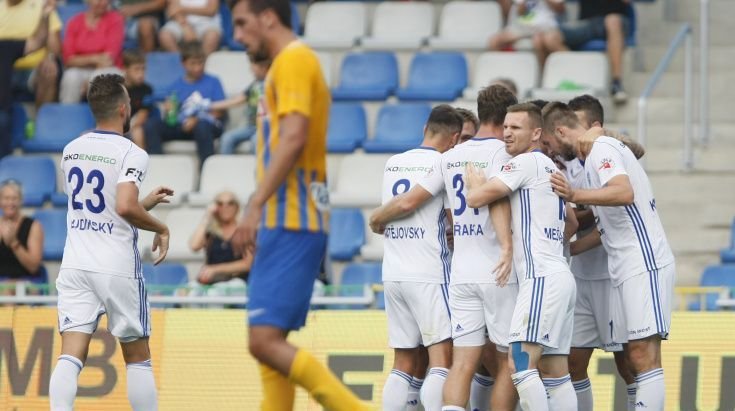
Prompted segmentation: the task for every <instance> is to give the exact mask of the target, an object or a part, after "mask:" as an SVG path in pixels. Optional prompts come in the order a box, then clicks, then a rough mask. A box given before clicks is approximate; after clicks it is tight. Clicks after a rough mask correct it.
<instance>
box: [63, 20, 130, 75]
mask: <svg viewBox="0 0 735 411" xmlns="http://www.w3.org/2000/svg"><path fill="white" fill-rule="evenodd" d="M85 14H86V13H84V12H82V13H79V14H77V15H76V16H74V17H72V18H71V20H69V22H68V23H67V25H66V32H65V33H64V41H63V43H62V47H61V48H62V52H63V54H64V61H65V62H67V61H69V59H70V58H71V57H73V56H77V55H80V56H85V55H91V54H99V53H107V54H108V55H110V57H111V58H112V59H113V61H114V64H115V66H117V67H122V49H123V41H124V39H125V18H124V17H123V16H122V14H120V13H118V12H116V11H108V12H107V13H105V14H103V15H102V17H100V20H99V21H98V22H97V25H96V26H94V27H89V26H87V19H86V17H85Z"/></svg>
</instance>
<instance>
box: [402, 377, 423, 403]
mask: <svg viewBox="0 0 735 411" xmlns="http://www.w3.org/2000/svg"><path fill="white" fill-rule="evenodd" d="M423 385H424V380H422V379H421V378H416V377H413V379H412V380H411V386H410V387H408V399H407V403H406V411H418V409H419V397H420V395H421V394H420V393H421V387H422V386H423Z"/></svg>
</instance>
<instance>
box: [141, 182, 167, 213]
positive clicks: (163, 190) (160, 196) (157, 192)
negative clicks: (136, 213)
mask: <svg viewBox="0 0 735 411" xmlns="http://www.w3.org/2000/svg"><path fill="white" fill-rule="evenodd" d="M172 195H174V190H172V189H170V188H168V187H163V186H160V187H156V188H154V189H153V190H152V191H151V192H150V193H148V195H147V196H145V198H144V199H143V200H142V201H141V202H140V205H142V206H143V208H145V210H146V211H151V210H153V208H154V207H155V206H157V205H159V204H161V203H163V204H168V203H170V202H171V201H170V200H169V199H168V197H170V196H172Z"/></svg>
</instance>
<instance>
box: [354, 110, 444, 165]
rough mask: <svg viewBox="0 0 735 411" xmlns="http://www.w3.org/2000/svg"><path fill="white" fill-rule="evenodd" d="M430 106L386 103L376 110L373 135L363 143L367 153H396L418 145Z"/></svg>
mask: <svg viewBox="0 0 735 411" xmlns="http://www.w3.org/2000/svg"><path fill="white" fill-rule="evenodd" d="M430 113H431V106H430V105H429V104H422V103H400V104H386V105H384V106H383V107H381V109H380V112H378V122H377V123H376V126H375V136H374V137H373V138H372V139H369V140H367V141H365V143H363V145H362V146H363V148H364V149H365V152H368V153H398V152H401V151H406V150H408V149H411V148H414V147H418V145H419V144H421V140H422V139H423V129H424V124H425V123H426V120H427V119H428V118H429V114H430Z"/></svg>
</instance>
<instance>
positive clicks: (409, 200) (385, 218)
mask: <svg viewBox="0 0 735 411" xmlns="http://www.w3.org/2000/svg"><path fill="white" fill-rule="evenodd" d="M432 197H433V196H432V195H431V193H430V192H428V191H427V190H426V189H425V188H423V187H421V186H420V185H417V186H415V187H413V188H412V189H410V190H409V191H408V192H406V193H403V194H400V195H397V196H395V197H393V198H392V199H391V200H390V201H389V202H387V203H386V204H383V205H382V206H380V207H378V208H376V209H375V210H374V211H373V212H372V214H371V215H370V229H371V230H372V231H373V232H374V233H376V234H383V231H384V230H385V225H386V224H388V223H390V222H391V221H395V220H400V219H401V218H403V217H405V216H407V215H409V214H411V213H413V212H414V211H416V209H417V208H419V207H421V205H422V204H424V203H425V202H426V201H428V200H429V199H431V198H432Z"/></svg>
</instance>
